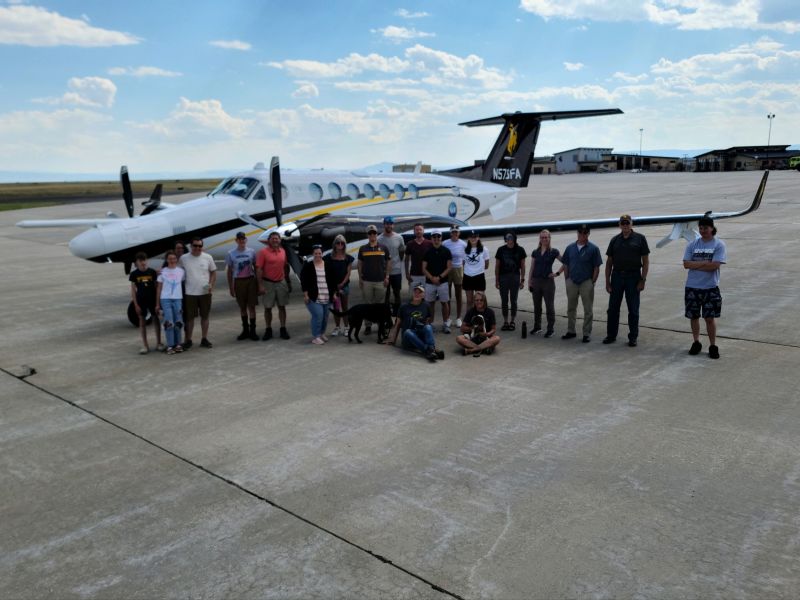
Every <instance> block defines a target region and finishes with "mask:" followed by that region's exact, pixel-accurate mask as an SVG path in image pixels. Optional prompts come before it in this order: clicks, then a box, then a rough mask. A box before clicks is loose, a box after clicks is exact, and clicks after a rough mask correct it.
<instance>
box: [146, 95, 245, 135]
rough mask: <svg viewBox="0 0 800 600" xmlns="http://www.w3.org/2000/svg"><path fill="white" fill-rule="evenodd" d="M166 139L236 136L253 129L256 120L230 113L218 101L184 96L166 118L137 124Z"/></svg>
mask: <svg viewBox="0 0 800 600" xmlns="http://www.w3.org/2000/svg"><path fill="white" fill-rule="evenodd" d="M137 127H140V128H142V129H146V130H148V131H151V132H153V133H156V134H159V135H161V136H163V137H165V138H172V139H189V138H191V137H198V138H215V139H237V138H242V137H245V136H247V135H248V133H250V132H251V131H252V130H253V121H252V120H249V119H240V118H237V117H234V116H232V115H230V114H228V113H227V112H226V111H225V109H224V108H223V107H222V102H220V101H219V100H214V99H211V100H197V101H193V100H189V99H188V98H183V97H181V99H180V101H179V102H178V105H177V106H176V107H175V109H174V110H173V111H172V112H171V113H170V114H169V116H168V117H167V118H166V119H163V120H161V121H150V122H147V123H144V124H140V125H137Z"/></svg>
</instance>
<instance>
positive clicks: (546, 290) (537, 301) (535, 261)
mask: <svg viewBox="0 0 800 600" xmlns="http://www.w3.org/2000/svg"><path fill="white" fill-rule="evenodd" d="M556 260H559V261H560V260H561V253H560V252H559V251H558V250H557V249H555V248H552V247H551V246H550V232H549V231H548V230H547V229H542V231H540V232H539V246H538V247H537V248H536V250H534V251H533V252H532V253H531V271H530V276H529V277H528V289H529V290H530V292H531V295H532V296H533V329H532V330H531V333H539V332H540V331H541V330H542V299H543V298H544V304H545V309H546V311H547V331H546V332H545V334H544V337H547V338H549V337H552V335H553V328H554V327H555V324H556V309H555V306H554V300H555V297H556V280H555V278H556V277H558V276H559V275H561V273H562V272H563V271H564V267H561V268H560V269H559V270H558V271H556V272H555V273H553V263H554V262H555V261H556Z"/></svg>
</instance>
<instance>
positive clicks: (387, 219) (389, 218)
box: [383, 217, 394, 223]
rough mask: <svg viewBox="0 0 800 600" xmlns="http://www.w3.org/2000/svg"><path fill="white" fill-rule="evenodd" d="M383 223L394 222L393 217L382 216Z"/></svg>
mask: <svg viewBox="0 0 800 600" xmlns="http://www.w3.org/2000/svg"><path fill="white" fill-rule="evenodd" d="M383 222H384V223H394V217H383Z"/></svg>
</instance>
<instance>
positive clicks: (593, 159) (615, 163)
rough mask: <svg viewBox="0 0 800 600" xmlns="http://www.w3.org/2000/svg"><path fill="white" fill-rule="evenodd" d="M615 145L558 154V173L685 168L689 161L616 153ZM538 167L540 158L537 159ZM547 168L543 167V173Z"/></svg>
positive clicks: (556, 164) (577, 149) (556, 158)
mask: <svg viewBox="0 0 800 600" xmlns="http://www.w3.org/2000/svg"><path fill="white" fill-rule="evenodd" d="M612 150H613V149H612V148H573V149H571V150H565V151H563V152H557V153H556V154H555V155H554V160H555V167H556V169H555V172H556V173H608V172H611V171H630V170H642V171H684V170H687V166H688V162H689V161H688V160H686V159H681V158H679V157H677V156H651V155H642V154H624V153H613V152H612ZM534 167H536V160H535V159H534ZM546 172H547V171H545V170H543V171H542V173H546Z"/></svg>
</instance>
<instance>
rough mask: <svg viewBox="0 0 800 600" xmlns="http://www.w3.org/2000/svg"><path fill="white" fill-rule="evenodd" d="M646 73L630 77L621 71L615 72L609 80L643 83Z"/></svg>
mask: <svg viewBox="0 0 800 600" xmlns="http://www.w3.org/2000/svg"><path fill="white" fill-rule="evenodd" d="M647 77H648V75H647V73H642V74H641V75H630V74H628V73H625V72H623V71H616V72H615V73H614V74H613V75H612V76H611V78H612V79H619V80H620V81H624V82H625V83H639V82H640V81H644V80H645V79H647Z"/></svg>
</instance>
